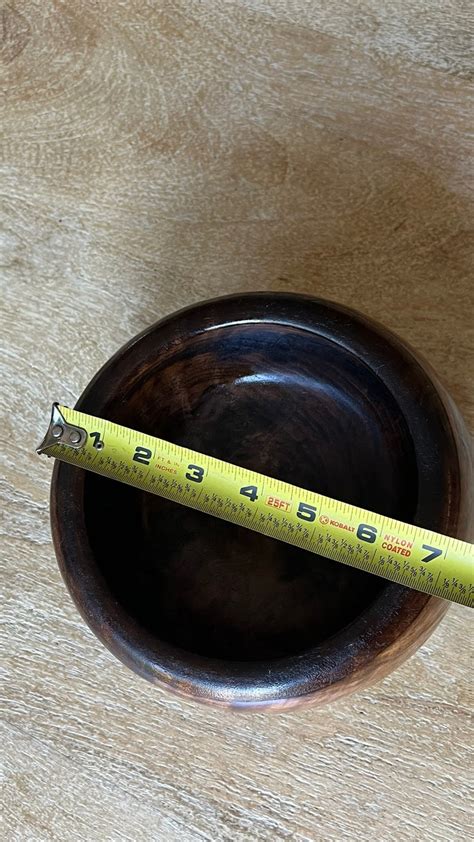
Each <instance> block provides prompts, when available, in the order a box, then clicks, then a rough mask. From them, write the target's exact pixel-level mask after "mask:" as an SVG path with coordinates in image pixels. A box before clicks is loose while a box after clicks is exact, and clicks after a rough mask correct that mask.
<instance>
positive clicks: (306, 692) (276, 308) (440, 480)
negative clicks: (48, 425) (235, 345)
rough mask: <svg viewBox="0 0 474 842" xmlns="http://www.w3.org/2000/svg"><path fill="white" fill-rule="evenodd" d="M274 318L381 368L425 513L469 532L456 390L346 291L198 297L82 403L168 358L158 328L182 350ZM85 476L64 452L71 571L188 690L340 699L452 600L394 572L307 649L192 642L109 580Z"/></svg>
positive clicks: (56, 528) (146, 336) (56, 520)
mask: <svg viewBox="0 0 474 842" xmlns="http://www.w3.org/2000/svg"><path fill="white" fill-rule="evenodd" d="M262 321H265V322H271V323H280V324H283V325H287V326H292V327H296V328H299V329H302V330H310V331H311V332H312V333H317V334H319V335H321V336H323V337H325V338H327V339H330V340H331V341H333V342H334V341H337V342H338V343H339V344H340V345H342V346H343V347H345V348H346V349H347V350H349V351H350V352H351V353H354V354H356V355H357V356H358V357H360V358H361V359H362V360H364V361H365V362H366V364H368V365H369V367H370V368H371V369H372V370H375V371H376V373H377V374H378V376H379V377H380V378H381V379H382V380H383V381H384V383H385V384H386V385H387V387H388V388H389V389H390V391H391V392H392V394H393V395H394V397H395V399H396V401H397V403H398V404H399V405H400V406H401V408H402V411H403V414H404V416H405V419H406V421H407V424H408V426H409V430H410V435H411V436H412V439H413V443H414V449H415V455H416V459H417V464H418V471H419V489H420V491H419V500H418V508H417V512H416V517H415V523H417V524H418V525H423V526H426V527H427V528H432V529H436V530H437V531H444V532H447V533H448V534H453V535H455V534H458V531H459V526H460V521H459V516H458V515H459V502H460V488H461V481H460V471H461V467H460V460H459V453H458V449H457V444H456V437H455V435H454V432H453V421H452V418H451V417H450V415H449V412H448V409H449V403H448V402H449V398H448V397H447V395H446V393H445V392H444V389H443V387H442V386H441V385H440V384H439V382H438V381H437V379H436V377H435V376H434V375H433V374H432V372H431V371H430V370H427V366H426V365H425V364H424V363H423V365H422V364H421V362H420V358H419V355H416V356H415V354H414V352H413V351H412V350H411V349H410V348H409V347H408V346H407V345H406V344H405V343H403V342H402V341H401V340H400V339H399V338H398V337H397V336H395V334H393V333H391V332H390V331H388V330H387V329H386V328H384V327H382V326H380V325H378V324H377V323H376V322H374V321H373V320H371V319H369V318H368V317H366V316H363V315H361V314H360V313H357V312H356V311H354V310H351V309H350V308H347V307H344V306H341V305H340V304H336V303H334V302H330V301H327V300H324V299H321V298H314V297H312V296H307V295H301V294H296V293H274V292H261V293H243V294H237V295H235V294H234V295H230V296H228V295H226V296H222V297H219V298H216V299H211V300H208V301H204V302H198V303H197V304H192V305H190V306H188V307H186V308H184V309H182V310H179V311H177V312H175V313H172V314H171V315H169V316H167V317H165V318H164V319H161V320H159V321H158V322H155V323H154V324H153V325H151V326H150V327H148V328H146V329H145V330H144V331H142V332H141V333H140V334H138V336H136V337H134V338H133V339H132V340H130V341H129V342H127V343H126V344H125V345H124V346H123V347H122V348H120V349H119V350H118V351H117V352H116V353H115V354H114V355H113V356H112V357H111V358H110V359H109V360H108V361H107V362H106V363H105V365H103V366H102V368H101V369H100V370H99V371H98V372H97V374H96V375H95V376H94V377H93V379H92V380H91V381H90V383H89V385H88V386H87V387H86V389H85V390H84V392H83V394H82V395H81V397H80V398H79V400H78V402H77V404H76V408H77V409H80V410H81V411H83V412H88V413H90V414H92V415H102V416H103V417H108V416H107V406H108V404H109V403H110V402H111V401H112V400H113V398H114V396H116V394H117V390H120V384H123V383H124V381H125V380H126V381H127V384H130V383H133V382H134V380H135V379H136V378H139V377H140V376H143V370H144V359H149V358H150V357H151V356H152V355H154V357H155V358H156V340H157V336H159V339H160V355H167V354H170V355H172V353H173V348H175V347H176V343H177V342H181V341H182V340H183V337H186V338H190V337H191V336H194V335H198V334H200V333H202V332H204V331H209V330H216V329H218V328H223V327H228V326H231V325H232V326H233V325H237V324H245V323H255V322H259V323H261V322H262ZM335 336H337V339H335ZM394 352H395V353H394ZM428 369H429V367H428ZM416 379H418V381H419V382H422V383H423V384H424V385H425V387H426V386H427V387H428V388H429V392H430V399H431V400H432V403H433V406H435V407H436V410H437V412H431V414H430V418H429V421H430V423H429V424H427V423H426V407H424V406H422V404H421V403H420V402H419V400H418V394H417V393H416V389H414V385H413V384H414V383H415V381H416ZM401 401H402V402H401ZM404 407H405V408H406V411H405V410H404V409H403V408H404ZM408 409H410V412H409V414H408V415H407V414H406V413H408ZM111 420H113V418H112V419H111ZM457 423H461V422H460V421H459V420H458V422H457ZM437 435H438V438H437ZM439 436H442V437H444V438H445V442H443V444H444V445H445V447H446V452H444V459H443V460H441V459H439V460H437V459H433V458H432V453H433V452H435V451H436V446H437V444H438V445H439V441H440V438H439ZM441 440H442V439H441ZM84 475H85V472H84V471H82V470H80V469H78V468H75V467H73V466H71V465H68V464H66V463H64V462H59V461H57V462H56V463H55V465H54V470H53V479H52V485H51V524H52V533H53V541H54V546H55V550H56V555H57V558H58V563H59V567H60V570H61V573H62V576H63V578H64V580H65V582H66V585H67V587H68V589H69V591H70V593H71V595H72V597H73V600H74V602H75V603H76V605H77V607H78V609H79V611H80V613H81V614H82V616H83V617H84V619H85V621H86V622H87V624H88V625H89V626H90V628H91V629H92V630H93V632H94V633H95V634H96V636H97V637H98V638H99V639H100V640H101V641H102V643H104V644H105V645H106V646H107V647H108V648H109V649H110V650H111V651H112V652H113V653H114V654H115V655H116V656H117V657H118V658H119V659H120V660H121V661H122V662H123V663H125V664H126V665H128V666H129V667H131V668H132V669H133V670H134V671H135V672H137V673H138V674H140V675H142V676H143V677H145V678H147V679H149V680H151V681H153V682H156V683H159V684H161V685H163V686H166V687H168V688H170V689H173V690H174V691H175V692H177V693H179V694H181V695H184V696H188V697H193V698H197V699H199V700H201V701H204V702H211V703H214V704H221V705H225V706H231V707H236V708H247V709H257V710H258V709H261V708H262V707H265V708H282V707H290V706H294V705H296V704H300V703H302V702H304V701H305V700H308V699H311V700H315V699H316V698H317V697H319V698H320V700H324V699H325V698H326V696H328V694H329V695H331V697H332V698H335V697H336V696H337V695H342V694H343V693H346V692H348V691H350V690H351V689H355V688H356V686H359V685H360V684H361V682H363V683H367V681H370V680H371V677H373V676H377V677H379V676H381V674H385V673H386V672H389V671H391V669H392V668H394V666H395V665H396V662H399V661H401V660H403V659H404V658H405V657H407V656H408V654H410V651H412V649H413V648H417V646H418V645H419V644H420V643H421V642H422V639H421V638H422V635H423V629H424V628H425V627H426V628H429V630H431V627H432V626H433V623H434V622H437V621H438V619H439V617H440V616H441V614H442V613H444V610H445V609H446V607H447V603H446V604H445V603H444V601H443V600H437V599H435V598H434V597H430V596H428V595H426V594H422V593H419V592H417V591H413V590H410V589H407V588H404V587H402V586H399V585H396V584H392V583H387V585H386V586H385V587H384V589H383V590H382V591H381V593H380V594H379V596H378V597H376V599H375V600H374V602H373V603H371V604H370V605H369V606H368V608H367V609H366V610H365V611H363V612H362V613H361V614H360V615H358V617H356V618H355V620H354V621H353V622H352V623H350V624H349V625H348V626H346V627H345V628H343V629H341V630H340V631H339V632H337V633H336V634H335V635H333V636H332V637H331V638H329V639H328V640H326V641H322V642H321V643H320V644H319V645H318V646H316V647H314V648H312V649H310V650H307V651H306V652H304V653H302V654H298V655H293V656H288V657H285V658H279V659H276V660H273V661H266V662H259V661H255V662H238V661H232V662H231V661H223V660H219V659H215V658H208V657H205V656H198V655H195V654H193V653H190V652H187V651H185V650H181V649H179V648H178V647H176V646H173V645H171V644H169V643H166V642H164V641H161V640H158V639H157V638H156V637H154V635H152V634H151V633H150V632H148V631H147V630H145V629H144V628H143V627H142V626H140V625H139V624H138V622H137V621H136V620H135V619H134V618H133V617H132V616H131V615H130V614H128V612H126V611H125V609H124V608H122V606H121V605H120V604H119V603H118V601H117V599H116V598H115V596H114V594H113V593H112V591H110V590H109V588H108V586H107V584H106V582H105V579H104V577H103V575H102V574H101V572H100V570H99V568H98V566H97V564H96V563H95V561H94V557H93V553H92V549H91V547H90V543H89V540H88V535H87V531H86V524H85V517H84V507H83V497H84ZM433 488H434V489H435V492H436V493H435V494H434V493H433ZM441 489H442V490H443V493H441ZM434 521H435V523H434ZM460 537H462V536H460ZM429 630H428V631H427V632H426V634H425V637H426V636H427V634H429ZM415 632H416V633H415ZM415 638H416V640H415ZM397 658H398V661H397Z"/></svg>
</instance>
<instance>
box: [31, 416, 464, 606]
mask: <svg viewBox="0 0 474 842" xmlns="http://www.w3.org/2000/svg"><path fill="white" fill-rule="evenodd" d="M37 452H38V453H46V454H47V455H48V456H54V457H56V458H57V459H60V460H62V461H64V462H69V463H70V464H71V465H76V466H78V467H79V468H85V469H86V470H89V471H94V472H95V473H98V474H102V475H103V476H105V477H108V478H110V479H115V480H118V481H119V482H124V483H127V484H128V485H132V486H135V487H136V488H141V489H143V490H144V491H149V492H151V493H152V494H158V495H160V496H161V497H166V498H167V499H168V500H173V501H175V502H176V503H182V504H183V505H185V506H190V507H192V508H194V509H198V510H199V511H202V512H206V513H207V514H210V515H214V516H215V517H219V518H223V519H224V520H228V521H231V522H232V523H236V524H239V526H245V527H247V528H248V529H253V530H255V531H256V532H261V533H262V534H264V535H268V536H271V537H272V538H277V539H279V540H280V541H286V542H287V543H289V544H294V545H295V546H296V547H301V549H304V550H309V551H310V552H313V553H317V554H318V555H321V556H325V557H326V558H329V559H332V560H334V561H338V562H342V563H343V564H349V565H351V566H352V567H357V568H358V569H359V570H365V571H366V572H367V573H375V574H377V575H378V576H382V577H384V578H385V579H389V580H390V581H392V582H397V583H398V584H400V585H405V586H406V587H410V588H414V589H415V590H418V591H423V592H424V593H427V594H431V595H433V596H438V597H442V598H443V599H448V600H451V601H452V602H458V603H460V604H461V605H467V606H469V607H473V605H474V545H473V544H469V543H466V542H465V541H460V540H458V539H457V538H450V537H448V536H446V535H440V534H438V533H436V532H432V531H431V530H429V529H422V528H421V527H420V526H412V525H410V524H407V523H402V522H400V521H397V520H394V519H393V518H389V517H383V516H382V515H378V514H375V513H374V512H369V511H366V510H365V509H360V508H358V507H357V506H351V505H349V504H347V503H342V502H340V501H337V500H333V499H332V498H330V497H323V496H322V495H320V494H315V493H313V492H311V491H305V490H304V489H302V488H297V487H296V486H294V485H289V484H288V483H286V482H281V481H280V480H278V479H273V478H271V477H267V476H264V475H263V474H258V473H255V472H254V471H250V470H247V469H246V468H240V467H238V466H237V465H232V464H230V463H229V462H222V461H221V460H219V459H215V458H213V457H211V456H206V455H205V454H203V453H197V452H196V451H193V450H188V448H186V447H179V446H178V445H175V444H172V443H171V442H168V441H163V440H162V439H158V438H154V437H153V436H147V435H144V434H143V433H138V432H136V431H135V430H131V429H128V428H127V427H121V426H119V425H118V424H114V423H112V422H111V421H105V420H104V419H103V418H95V417H94V416H92V415H86V414H84V413H82V412H78V411H76V410H75V409H69V408H68V407H65V406H59V405H58V404H53V408H52V414H51V421H50V425H49V428H48V431H47V433H46V436H45V438H44V440H43V442H42V444H41V445H40V447H39V448H38V450H37Z"/></svg>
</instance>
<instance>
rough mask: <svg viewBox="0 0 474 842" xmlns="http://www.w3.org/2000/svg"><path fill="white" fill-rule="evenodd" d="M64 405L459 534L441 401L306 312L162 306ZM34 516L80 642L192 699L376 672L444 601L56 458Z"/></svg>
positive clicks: (463, 482) (448, 423) (332, 309)
mask: <svg viewBox="0 0 474 842" xmlns="http://www.w3.org/2000/svg"><path fill="white" fill-rule="evenodd" d="M77 408H78V409H80V410H82V411H83V412H87V413H90V414H92V415H99V416H102V417H104V418H107V419H110V420H113V421H115V422H117V423H119V424H124V425H125V426H128V427H133V428H135V429H137V430H140V431H142V432H144V433H149V434H152V435H156V436H160V437H161V438H164V439H169V440H171V441H173V442H175V443H177V444H180V445H184V446H186V447H190V448H192V449H194V450H198V451H203V452H205V453H208V454H210V455H212V456H216V457H218V458H220V459H225V460H227V461H230V462H235V463H236V464H237V465H241V466H243V467H248V468H253V469H254V470H257V471H260V472H262V473H264V474H268V475H270V476H273V477H276V478H279V479H282V480H285V481H286V482H289V483H294V484H295V485H298V486H302V487H303V488H307V489H311V490H312V491H316V492H320V493H322V494H325V495H329V496H332V497H335V498H337V499H339V500H343V501H346V502H348V503H353V504H357V505H358V506H361V507H363V508H366V509H370V510H372V511H376V512H380V513H381V514H384V515H389V516H392V517H395V518H398V519H400V520H403V521H408V522H410V523H414V524H419V525H421V526H424V527H427V528H429V529H433V530H438V531H440V532H444V533H447V534H448V535H453V536H458V537H461V538H468V537H469V535H468V522H469V516H470V514H471V512H472V509H471V502H472V501H470V500H469V495H468V487H469V481H470V479H471V478H472V467H470V464H471V463H470V459H469V451H468V448H467V435H466V431H465V428H464V426H463V423H462V421H461V419H460V416H459V415H458V413H457V411H456V409H455V407H454V405H453V403H452V402H451V400H450V399H449V397H448V396H447V394H446V392H445V391H444V390H443V389H442V387H441V386H440V384H439V383H438V382H437V380H436V379H435V377H434V376H433V374H432V372H431V371H429V370H427V367H426V365H425V364H424V363H422V362H420V360H419V359H418V358H417V356H416V355H415V354H414V352H413V351H411V350H409V349H408V348H407V347H406V346H405V345H403V344H402V342H400V340H399V339H397V338H396V337H395V336H393V335H392V334H390V333H388V332H387V331H385V330H384V329H383V328H381V327H380V326H379V325H377V324H375V323H374V322H372V321H370V320H369V319H366V318H365V317H363V316H360V315H359V314H357V313H355V312H353V311H351V310H348V309H346V308H343V307H339V306H338V305H335V304H331V303H329V302H326V301H322V300H318V299H314V298H309V297H305V296H300V295H286V294H273V293H259V294H252V295H239V296H231V297H225V298H220V299H217V300H214V301H207V302H204V303H202V304H198V305H196V306H193V307H190V308H188V309H186V310H182V311H181V312H179V313H176V314H174V315H172V316H170V317H168V318H166V319H163V321H161V322H159V323H158V324H155V325H154V326H153V327H151V328H150V329H148V330H146V331H145V332H144V333H142V334H141V335H140V336H138V337H137V338H136V339H134V340H132V342H130V343H128V344H127V345H126V346H125V347H124V348H122V349H121V350H120V351H119V352H118V353H117V354H115V356H114V357H112V359H111V360H110V361H109V362H108V363H107V364H106V365H105V366H104V367H103V368H102V369H101V371H99V373H98V374H97V375H96V376H95V377H94V379H93V380H92V382H91V383H90V385H89V386H88V387H87V389H86V391H85V392H84V394H83V395H82V397H81V399H80V400H79V402H78V404H77ZM51 508H52V525H53V535H54V543H55V547H56V552H57V556H58V559H59V565H60V568H61V572H62V574H63V576H64V579H65V581H66V584H67V586H68V588H69V590H70V592H71V594H72V596H73V599H74V600H75V602H76V604H77V606H78V608H79V610H80V611H81V613H82V615H83V616H84V618H85V620H86V621H87V623H88V624H89V625H90V626H91V628H92V629H93V631H94V632H95V633H96V635H97V636H98V637H99V638H100V640H102V642H103V643H104V644H105V645H106V646H108V647H109V649H110V650H111V651H112V652H113V653H114V654H115V655H117V657H118V658H120V659H121V660H122V661H123V662H124V663H125V664H127V665H128V666H130V667H131V668H132V669H133V670H135V671H136V672H137V673H139V674H140V675H142V676H144V677H145V678H148V679H150V680H151V681H153V682H156V683H158V684H160V685H162V686H165V687H168V688H169V689H172V690H175V691H177V692H178V693H181V694H182V695H185V696H190V697H192V698H195V699H199V700H200V701H203V702H210V703H213V704H217V705H223V706H226V707H232V708H248V709H265V708H273V709H283V708H288V707H292V706H296V705H301V704H304V703H307V702H316V703H320V704H321V703H324V702H327V701H330V700H332V699H337V698H339V697H341V696H343V695H345V694H347V693H350V692H352V691H354V690H357V689H359V688H360V687H363V686H365V685H367V684H368V683H371V682H374V681H376V680H378V679H379V678H381V677H382V676H384V675H386V674H387V673H388V672H390V671H391V670H393V669H394V668H395V667H396V666H397V665H398V664H399V663H400V662H401V661H403V660H404V659H405V658H407V657H408V656H409V655H410V654H411V653H412V652H413V651H414V650H415V649H416V648H417V647H418V646H420V644H421V643H423V641H424V640H425V639H426V638H427V637H428V635H429V634H430V632H431V631H432V630H433V629H434V627H435V626H436V624H437V623H438V621H439V619H440V618H441V616H442V615H443V613H444V611H445V609H446V607H447V603H445V602H444V601H443V600H438V599H435V598H433V597H429V596H426V595H424V594H421V593H417V592H416V591H413V590H409V589H406V588H404V587H401V586H399V585H395V584H390V583H388V582H387V581H385V580H383V579H381V578H379V577H377V576H374V575H370V574H367V573H363V572H360V571H358V570H355V569H352V568H350V567H347V566H345V565H342V564H338V563H336V562H333V561H328V560H327V559H324V558H321V557H319V556H316V555H313V554H310V553H307V552H304V551H302V550H299V549H296V548H293V547H291V546H289V545H287V544H284V543H280V542H278V541H275V540H272V539H270V538H267V537H263V536H261V535H259V534H257V533H254V532H251V531H249V530H246V529H244V528H242V527H238V526H235V525H233V524H229V523H226V522H224V521H221V520H218V519H216V518H213V517H210V516H209V515H205V514H201V513H199V512H195V511H193V510H191V509H188V508H185V507H183V506H180V505H177V504H174V503H171V502H169V501H166V500H162V499H160V498H159V497H155V496H152V495H150V494H145V493H143V492H141V491H138V490H135V489H132V488H129V487H128V486H125V485H123V484H120V483H116V482H114V481H111V480H107V479H104V478H103V477H99V476H96V475H94V474H91V473H86V472H84V471H81V470H79V469H77V468H74V467H72V466H70V465H67V464H64V463H62V464H61V463H57V464H56V465H55V468H54V476H53V486H52V507H51Z"/></svg>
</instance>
